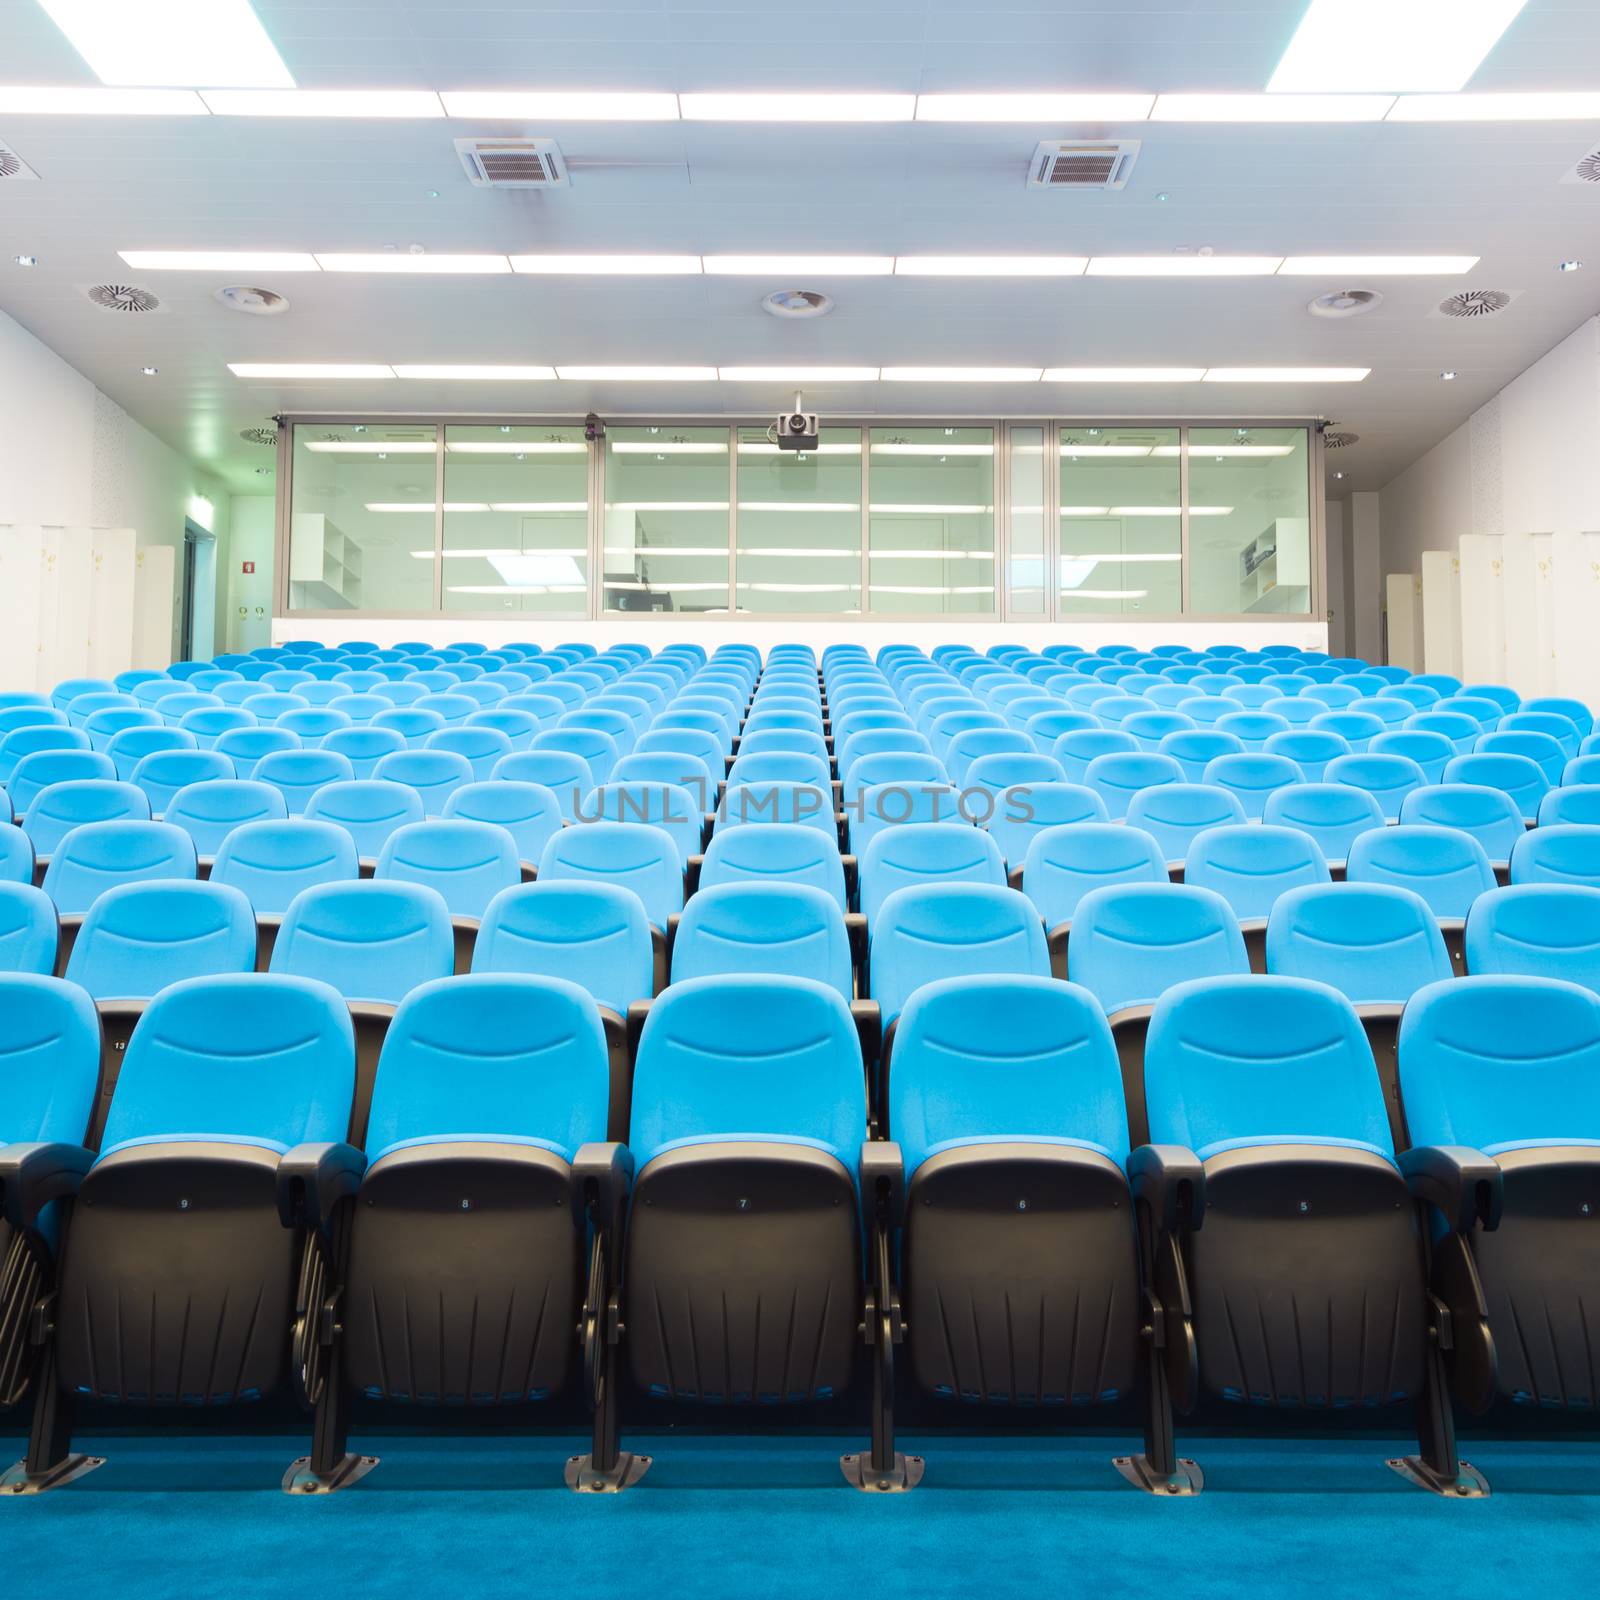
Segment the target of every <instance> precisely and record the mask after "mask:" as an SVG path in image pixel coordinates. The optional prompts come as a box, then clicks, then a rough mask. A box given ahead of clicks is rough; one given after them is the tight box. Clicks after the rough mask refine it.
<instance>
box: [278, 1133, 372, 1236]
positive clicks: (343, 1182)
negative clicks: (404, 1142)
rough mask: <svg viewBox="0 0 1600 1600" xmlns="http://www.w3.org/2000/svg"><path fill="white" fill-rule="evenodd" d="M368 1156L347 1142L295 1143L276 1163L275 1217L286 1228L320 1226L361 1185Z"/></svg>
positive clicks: (328, 1220)
mask: <svg viewBox="0 0 1600 1600" xmlns="http://www.w3.org/2000/svg"><path fill="white" fill-rule="evenodd" d="M366 1170H367V1158H366V1156H365V1155H364V1154H363V1153H362V1152H361V1151H360V1150H357V1149H356V1147H355V1146H354V1145H350V1144H297V1145H296V1146H295V1147H294V1149H292V1150H290V1151H289V1152H288V1153H287V1154H285V1155H284V1157H283V1159H282V1160H281V1161H279V1163H278V1217H279V1220H280V1221H281V1222H282V1223H283V1225H284V1227H286V1228H318V1229H323V1228H326V1227H327V1226H328V1224H329V1223H330V1222H331V1221H332V1220H333V1213H334V1211H335V1210H336V1209H337V1207H338V1205H339V1202H340V1201H341V1200H348V1199H350V1198H351V1197H352V1196H353V1195H354V1194H355V1192H356V1190H357V1189H359V1188H360V1187H361V1175H362V1173H364V1172H365V1171H366Z"/></svg>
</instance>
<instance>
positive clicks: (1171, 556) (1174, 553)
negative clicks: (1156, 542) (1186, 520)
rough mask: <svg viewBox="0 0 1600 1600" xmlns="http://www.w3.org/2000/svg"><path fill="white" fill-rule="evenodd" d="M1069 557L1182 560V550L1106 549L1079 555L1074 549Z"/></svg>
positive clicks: (1118, 559) (1101, 559)
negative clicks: (1097, 553) (1101, 551)
mask: <svg viewBox="0 0 1600 1600" xmlns="http://www.w3.org/2000/svg"><path fill="white" fill-rule="evenodd" d="M1071 559H1072V560H1074V561H1182V560H1183V552H1182V551H1181V550H1170V551H1135V550H1107V551H1105V552H1104V553H1103V554H1099V555H1079V554H1078V553H1077V552H1076V551H1074V552H1073V554H1072V557H1071Z"/></svg>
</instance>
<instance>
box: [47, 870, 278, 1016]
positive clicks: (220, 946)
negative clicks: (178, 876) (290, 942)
mask: <svg viewBox="0 0 1600 1600" xmlns="http://www.w3.org/2000/svg"><path fill="white" fill-rule="evenodd" d="M255 968H256V919H255V916H254V914H253V913H252V911H251V909H250V902H249V901H248V900H246V899H245V897H244V896H243V895H242V894H241V893H240V892H239V891H238V890H237V889H234V888H230V887H229V886H228V885H226V884H221V883H202V882H198V881H197V882H193V883H125V884H122V885H120V886H118V887H116V888H112V889H107V890H106V892H105V893H104V894H102V895H101V896H100V898H99V899H98V900H96V901H95V903H94V904H93V905H92V906H90V908H89V914H88V915H87V916H86V917H85V918H84V919H83V926H82V928H81V929H79V931H78V937H77V939H76V941H75V942H74V943H73V946H72V954H71V956H69V957H68V959H67V973H66V975H67V977H68V979H70V980H71V981H72V982H73V983H77V984H81V985H82V986H83V987H84V988H85V989H87V990H88V992H89V993H90V994H91V995H92V996H93V997H94V998H95V999H96V1000H148V999H149V998H150V997H151V996H152V995H153V994H155V993H157V992H158V991H159V990H161V989H164V988H166V987H167V985H168V984H170V983H177V982H178V981H179V980H180V979H183V978H204V977H208V976H216V975H218V974H221V973H230V972H254V971H255Z"/></svg>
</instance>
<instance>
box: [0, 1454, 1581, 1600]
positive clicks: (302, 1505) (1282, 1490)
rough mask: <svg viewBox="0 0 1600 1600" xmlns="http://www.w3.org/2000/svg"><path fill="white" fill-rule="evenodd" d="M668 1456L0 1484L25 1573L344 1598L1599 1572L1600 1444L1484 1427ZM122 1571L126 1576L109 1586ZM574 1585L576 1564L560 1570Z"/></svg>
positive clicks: (1498, 1578)
mask: <svg viewBox="0 0 1600 1600" xmlns="http://www.w3.org/2000/svg"><path fill="white" fill-rule="evenodd" d="M631 1442H632V1443H633V1445H634V1447H635V1448H636V1449H642V1450H645V1451H650V1452H653V1453H654V1454H655V1456H656V1462H655V1465H654V1467H653V1468H652V1469H651V1472H650V1475H649V1476H648V1477H647V1478H646V1479H645V1481H644V1482H643V1483H642V1484H640V1485H639V1486H638V1487H637V1488H636V1489H634V1490H632V1491H630V1492H629V1493H628V1494H625V1495H622V1496H620V1497H615V1498H613V1497H600V1496H595V1497H592V1498H589V1499H584V1498H580V1497H579V1496H577V1495H574V1494H572V1493H570V1492H569V1491H568V1490H566V1489H565V1488H564V1487H563V1486H562V1483H561V1465H562V1459H563V1456H562V1444H563V1441H561V1440H552V1439H527V1438H502V1439H473V1440H450V1441H430V1440H427V1439H418V1438H415V1437H409V1438H396V1437H392V1436H389V1437H385V1438H383V1439H382V1440H372V1439H369V1440H365V1441H362V1440H356V1441H353V1443H354V1444H355V1446H356V1447H357V1448H366V1449H368V1450H370V1451H374V1452H376V1453H378V1454H381V1455H382V1456H383V1458H384V1459H383V1463H382V1465H381V1466H380V1467H379V1468H378V1469H377V1470H376V1471H375V1472H374V1473H373V1474H372V1475H371V1476H370V1477H369V1478H367V1479H366V1480H365V1481H364V1482H363V1483H361V1484H359V1485H357V1486H356V1487H355V1488H353V1489H351V1490H350V1491H348V1492H346V1493H343V1494H339V1495H335V1496H331V1497H327V1498H323V1499H315V1500H292V1499H290V1498H288V1497H286V1496H284V1495H283V1494H281V1493H280V1492H279V1490H278V1480H279V1477H280V1476H281V1474H282V1471H283V1469H284V1467H285V1466H286V1465H287V1462H288V1459H289V1457H290V1456H291V1455H293V1454H295V1453H297V1451H296V1442H295V1441H293V1440H281V1439H265V1440H263V1439H249V1440H243V1439H228V1440H181V1441H157V1440H154V1439H150V1438H138V1439H127V1438H121V1439H116V1440H93V1439H89V1440H84V1441H82V1445H83V1447H85V1448H87V1449H90V1450H93V1451H95V1452H97V1453H104V1454H107V1455H109V1456H110V1457H111V1460H110V1463H109V1464H108V1465H107V1466H105V1467H103V1468H101V1469H100V1470H99V1471H98V1472H96V1473H94V1474H92V1475H91V1476H90V1477H88V1478H86V1479H84V1480H82V1481H81V1482H79V1483H77V1484H74V1485H71V1486H69V1487H68V1488H66V1489H64V1490H62V1491H60V1492H58V1493H54V1494H50V1495H44V1496H40V1497H38V1498H36V1499H14V1500H10V1501H8V1502H5V1503H3V1504H0V1573H3V1574H4V1577H5V1582H6V1587H7V1589H8V1591H9V1592H11V1593H13V1594H20V1595H28V1594H42V1593H52V1594H63V1595H74V1594H80V1595H84V1596H93V1597H96V1600H99V1597H103V1596H111V1595H113V1594H114V1595H115V1596H116V1597H117V1600H147V1597H148V1600H156V1597H160V1600H173V1597H176V1596H183V1597H189V1596H193V1597H196V1600H198V1597H200V1596H206V1597H210V1596H226V1597H232V1596H256V1595H261V1596H271V1597H272V1600H288V1597H293V1596H297V1595H306V1594H326V1595H330V1596H333V1597H337V1600H342V1597H350V1600H390V1597H395V1600H401V1597H404V1600H416V1597H418V1596H440V1597H446V1600H466V1597H467V1596H478V1595H491V1594H506V1595H512V1594H516V1595H520V1596H526V1595H529V1594H530V1593H531V1594H533V1595H539V1594H541V1593H551V1594H554V1593H557V1592H564V1593H576V1594H582V1593H585V1592H587V1591H589V1590H590V1587H591V1586H594V1589H595V1592H599V1593H613V1594H615V1593H619V1592H620V1593H632V1594H653V1593H662V1594H665V1595H666V1596H719V1597H721V1596H738V1597H740V1600H745V1597H747V1596H750V1595H752V1594H754V1595H755V1596H757V1597H758V1600H773V1597H779V1596H783V1597H787V1596H790V1595H795V1596H801V1595H804V1596H807V1597H818V1596H828V1597H837V1600H845V1597H849V1596H852V1595H854V1594H857V1593H862V1592H864V1593H866V1594H868V1595H876V1594H883V1595H888V1596H894V1597H907V1596H912V1597H916V1600H922V1597H924V1596H929V1597H933V1596H946V1595H951V1596H953V1595H962V1596H965V1597H967V1600H971V1597H973V1596H978V1595H984V1594H989V1595H993V1594H1016V1593H1020V1592H1022V1591H1023V1590H1024V1588H1026V1589H1029V1590H1032V1589H1033V1588H1034V1587H1035V1585H1037V1584H1041V1583H1044V1584H1049V1585H1050V1586H1051V1587H1050V1588H1049V1589H1048V1590H1046V1591H1045V1592H1046V1593H1047V1594H1053V1593H1060V1592H1063V1591H1076V1592H1079V1593H1083V1592H1096V1591H1097V1592H1098V1593H1099V1594H1102V1595H1104V1594H1111V1593H1116V1592H1124V1593H1130V1594H1137V1595H1150V1594H1158V1593H1162V1592H1167V1593H1171V1594H1174V1595H1179V1596H1182V1597H1184V1600H1192V1597H1195V1596H1236V1595H1246V1594H1248V1595H1252V1596H1255V1595H1263V1594H1289V1593H1306V1592H1309V1591H1311V1590H1312V1589H1314V1590H1315V1591H1316V1592H1317V1594H1318V1596H1319V1600H1336V1597H1341V1596H1346V1595H1349V1596H1362V1597H1363V1600H1367V1597H1371V1596H1373V1595H1380V1596H1381V1595H1385V1594H1411V1595H1421V1594H1428V1593H1433V1594H1446V1595H1451V1596H1455V1597H1459V1600H1474V1597H1477V1596H1486V1597H1487V1596H1493V1595H1502V1596H1503V1595H1508V1594H1514V1593H1517V1592H1519V1591H1520V1590H1522V1589H1523V1588H1524V1587H1525V1586H1526V1585H1527V1584H1528V1582H1529V1581H1530V1580H1533V1581H1539V1580H1540V1579H1541V1578H1543V1579H1545V1580H1548V1579H1551V1578H1553V1577H1554V1576H1555V1575H1556V1574H1558V1573H1559V1572H1561V1571H1563V1570H1565V1571H1567V1572H1569V1573H1574V1572H1579V1571H1592V1570H1593V1566H1594V1562H1595V1561H1596V1559H1597V1557H1600V1446H1596V1445H1578V1444H1569V1443H1566V1442H1562V1443H1559V1444H1528V1443H1513V1442H1499V1441H1496V1442H1493V1443H1491V1444H1488V1445H1486V1446H1483V1447H1480V1448H1477V1449H1474V1450H1471V1451H1469V1452H1468V1454H1469V1459H1471V1460H1473V1461H1474V1462H1475V1464H1476V1465H1477V1466H1478V1467H1479V1468H1480V1469H1481V1470H1483V1471H1484V1472H1486V1473H1487V1474H1488V1476H1489V1479H1490V1482H1491V1484H1492V1485H1493V1487H1494V1490H1495V1493H1494V1496H1493V1498H1491V1499H1489V1500H1486V1501H1476V1502H1456V1503H1446V1502H1444V1501H1441V1500H1438V1499H1436V1498H1435V1497H1433V1496H1431V1495H1427V1494H1424V1493H1422V1492H1421V1491H1420V1490H1416V1489H1413V1488H1410V1487H1409V1486H1408V1485H1406V1484H1405V1483H1403V1482H1402V1481H1401V1480H1400V1479H1399V1478H1398V1477H1396V1476H1395V1475H1394V1474H1393V1473H1391V1472H1389V1471H1388V1470H1387V1469H1386V1468H1385V1466H1384V1464H1383V1457H1384V1455H1385V1453H1398V1452H1399V1451H1400V1450H1401V1449H1403V1448H1406V1446H1405V1444H1404V1442H1403V1441H1400V1440H1398V1439H1397V1440H1394V1441H1384V1440H1381V1439H1379V1440H1370V1439H1361V1440H1339V1441H1325V1440H1318V1441H1314V1442H1274V1441H1270V1440H1259V1439H1256V1440H1241V1439H1232V1438H1230V1439H1223V1438H1197V1437H1193V1436H1190V1437H1188V1438H1186V1439H1185V1441H1184V1447H1185V1449H1186V1451H1188V1452H1189V1453H1192V1454H1194V1455H1195V1456H1196V1457H1197V1458H1198V1459H1199V1460H1200V1462H1201V1464H1202V1466H1203V1467H1204V1469H1205V1472H1206V1492H1205V1493H1204V1494H1203V1495H1202V1496H1200V1497H1199V1498H1198V1499H1195V1500H1177V1501H1157V1500H1154V1499H1152V1498H1150V1497H1148V1496H1146V1495H1142V1494H1139V1493H1137V1492H1136V1491H1135V1490H1133V1489H1132V1488H1130V1487H1129V1486H1128V1485H1126V1484H1125V1483H1123V1481H1122V1480H1121V1479H1120V1478H1119V1477H1117V1475H1116V1474H1115V1472H1114V1471H1113V1470H1112V1468H1111V1466H1110V1462H1109V1456H1110V1453H1111V1450H1112V1448H1113V1447H1115V1448H1123V1445H1122V1444H1121V1443H1120V1442H1118V1441H1110V1440H1101V1439H1094V1440H1083V1439H1078V1440H1073V1441H1065V1442H1062V1441H1047V1442H1039V1441H1031V1440H1024V1439H1004V1440H991V1441H974V1440H970V1439H960V1440H956V1439H949V1438H936V1439H923V1440H918V1439H915V1438H911V1437H906V1438H904V1439H903V1440H902V1444H903V1445H904V1446H905V1447H907V1448H912V1449H920V1450H922V1451H924V1453H925V1454H926V1455H927V1457H928V1472H927V1477H926V1479H925V1480H924V1482H923V1485H922V1487H921V1488H920V1489H918V1490H917V1491H916V1492H915V1493H912V1494H909V1495H903V1496H896V1497H884V1498H870V1497H868V1496H866V1495H863V1494H858V1493H856V1492H854V1491H852V1490H850V1489H849V1488H847V1487H846V1486H845V1484H844V1483H843V1480H842V1479H841V1478H840V1477H839V1474H838V1469H837V1467H836V1465H835V1457H836V1456H837V1454H838V1452H839V1451H840V1450H841V1449H843V1448H846V1447H852V1448H853V1447H854V1446H855V1445H856V1444H857V1443H859V1441H855V1440H850V1441H842V1440H831V1439H822V1438H804V1439H798V1440H791V1441H787V1442H780V1441H776V1440H771V1439H749V1440H745V1439H728V1438H705V1437H694V1438H684V1437H674V1438H666V1439H663V1438H650V1439H646V1438H636V1439H634V1440H632V1441H631ZM113 1585H114V1587H113ZM558 1586H559V1587H558Z"/></svg>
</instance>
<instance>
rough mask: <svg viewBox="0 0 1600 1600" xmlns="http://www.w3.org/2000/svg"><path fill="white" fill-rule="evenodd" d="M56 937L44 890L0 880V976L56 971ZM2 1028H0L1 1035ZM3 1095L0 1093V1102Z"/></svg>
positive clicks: (2, 1132)
mask: <svg viewBox="0 0 1600 1600" xmlns="http://www.w3.org/2000/svg"><path fill="white" fill-rule="evenodd" d="M29 876H30V878H31V876H32V873H31V869H30V874H29ZM59 936H60V924H59V920H58V919H57V917H56V908H55V905H54V903H53V902H52V901H51V899H50V896H49V895H47V894H46V893H45V892H44V890H43V889H36V888H34V886H33V884H32V883H31V882H30V881H25V880H22V879H15V878H5V879H0V972H31V973H35V974H37V975H38V976H40V977H49V975H50V974H51V973H52V972H54V971H55V970H56V944H57V940H58V938H59ZM3 1026H4V1025H3V1024H0V1031H3ZM5 1092H6V1091H5V1090H3V1089H0V1099H3V1096H4V1094H5ZM12 1137H21V1135H12V1134H10V1132H9V1130H8V1129H6V1128H4V1127H0V1138H7V1139H9V1138H12Z"/></svg>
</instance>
